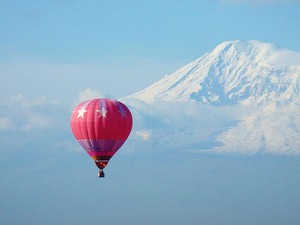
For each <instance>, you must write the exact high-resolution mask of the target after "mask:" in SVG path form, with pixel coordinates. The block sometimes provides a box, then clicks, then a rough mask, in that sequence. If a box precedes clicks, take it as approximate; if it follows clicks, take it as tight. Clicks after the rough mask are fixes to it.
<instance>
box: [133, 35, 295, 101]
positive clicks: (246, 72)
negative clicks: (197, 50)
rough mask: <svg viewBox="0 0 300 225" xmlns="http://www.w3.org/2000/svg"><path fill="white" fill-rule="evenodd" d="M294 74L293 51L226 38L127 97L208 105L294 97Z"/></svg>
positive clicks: (267, 44)
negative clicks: (174, 70) (224, 40)
mask: <svg viewBox="0 0 300 225" xmlns="http://www.w3.org/2000/svg"><path fill="white" fill-rule="evenodd" d="M299 77H300V53H298V52H292V51H289V50H286V49H280V48H278V47H276V46H274V45H273V44H270V43H263V42H259V41H256V40H251V41H244V40H235V41H226V42H223V43H221V44H220V45H218V46H217V47H216V48H215V49H213V50H212V51H210V52H208V53H206V54H205V55H204V56H202V57H200V58H198V59H196V60H195V61H193V62H191V63H189V64H187V65H185V66H183V67H182V68H180V69H179V70H177V71H176V72H174V73H173V74H171V75H167V76H165V77H163V78H162V79H161V80H160V81H158V82H156V83H154V84H153V85H151V86H149V87H148V88H146V89H144V90H142V91H141V92H138V93H136V94H133V95H131V96H129V98H137V99H140V100H143V101H145V102H155V101H171V102H173V101H196V102H199V103H200V104H212V105H228V104H237V103H242V104H247V103H249V102H253V101H254V102H257V103H260V102H265V101H268V100H275V101H277V100H280V99H288V100H291V101H293V100H296V101H299V93H298V91H297V90H299V87H300V84H299V83H300V78H299Z"/></svg>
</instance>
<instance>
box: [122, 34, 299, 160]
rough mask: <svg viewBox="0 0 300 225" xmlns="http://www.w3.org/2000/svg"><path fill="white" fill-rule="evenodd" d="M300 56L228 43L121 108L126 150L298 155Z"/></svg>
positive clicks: (265, 45) (251, 44)
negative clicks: (130, 119)
mask: <svg viewBox="0 0 300 225" xmlns="http://www.w3.org/2000/svg"><path fill="white" fill-rule="evenodd" d="M299 88H300V53H297V52H292V51H289V50H286V49H282V48H278V47H276V46H274V45H272V44H268V43H262V42H259V41H241V40H238V41H230V42H229V41H228V42H224V43H222V44H220V45H219V46H217V47H216V48H215V49H214V50H212V51H211V52H209V53H207V54H205V55H204V56H202V57H200V58H199V59H197V60H195V61H194V62H191V63H189V64H188V65H186V66H184V67H182V68H180V69H179V70H177V71H176V72H174V73H173V74H171V75H167V76H165V77H163V78H162V79H161V80H160V81H158V82H156V83H154V84H153V85H151V86H149V87H148V88H146V89H144V90H142V91H140V92H138V93H135V94H133V95H131V96H128V97H126V98H124V99H123V100H124V101H125V102H126V103H127V104H129V105H130V106H131V107H132V109H133V111H134V112H133V113H134V118H135V127H134V132H133V133H134V134H133V135H132V137H131V143H132V144H131V145H130V148H131V150H132V149H133V148H136V149H148V150H158V149H161V150H175V151H176V150H178V151H187V152H194V153H195V152H218V153H244V154H256V153H272V154H285V155H300V139H299V137H300V97H299V96H300V95H299Z"/></svg>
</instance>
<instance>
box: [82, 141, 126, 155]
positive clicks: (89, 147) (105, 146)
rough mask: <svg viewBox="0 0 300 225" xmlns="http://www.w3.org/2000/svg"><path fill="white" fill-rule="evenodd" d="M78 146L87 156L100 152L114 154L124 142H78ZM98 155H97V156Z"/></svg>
mask: <svg viewBox="0 0 300 225" xmlns="http://www.w3.org/2000/svg"><path fill="white" fill-rule="evenodd" d="M78 142H79V144H80V145H81V146H82V147H83V148H84V149H85V151H86V152H87V153H88V154H89V155H91V156H92V155H94V154H97V153H101V152H116V151H117V150H118V149H119V148H120V147H121V146H122V145H123V144H124V142H125V140H89V139H85V140H78ZM97 155H98V154H97Z"/></svg>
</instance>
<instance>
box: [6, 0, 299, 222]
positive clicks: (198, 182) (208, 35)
mask: <svg viewBox="0 0 300 225" xmlns="http://www.w3.org/2000/svg"><path fill="white" fill-rule="evenodd" d="M0 30H1V35H0V79H1V80H0V178H1V182H0V224H3V225H8V224H9V225H14V224H15V225H19V224H23V225H27V224H28V225H35V224H39V225H40V224H43V225H47V224H49V225H50V224H51V225H52V224H65V225H69V224H70V225H71V224H72V225H77V224H78V225H82V224H91V225H93V224H99V223H105V224H107V225H115V224H124V225H129V224H130V225H135V224H136V225H140V224H145V225H148V224H149V225H150V224H151V225H152V224H156V225H160V224H161V225H165V224H173V225H182V224H188V225H198V224H206V225H210V224H211V225H218V224H220V225H240V224H243V225H248V224H249V225H252V224H264V225H286V224H289V225H298V223H299V221H300V216H299V211H300V204H299V202H300V170H299V165H300V164H299V157H297V156H295V157H289V156H282V155H264V154H261V155H260V154H258V155H251V156H249V155H218V154H192V153H186V152H183V151H180V150H179V148H180V145H179V146H176V145H177V143H174V142H176V141H178V143H180V141H182V140H179V139H178V140H175V141H172V140H170V141H169V142H172V143H169V142H167V141H166V142H165V143H164V145H163V146H158V144H155V142H153V143H154V144H153V146H146V147H147V148H146V147H145V146H143V145H141V144H140V143H139V142H135V141H134V139H132V140H131V141H129V142H126V143H125V145H124V146H123V147H124V148H123V149H122V150H123V151H120V152H118V153H117V154H116V155H115V156H114V157H113V159H112V160H111V161H110V164H109V165H108V166H107V168H106V178H105V179H102V180H99V179H98V178H97V172H98V171H97V168H96V167H95V165H94V163H93V162H92V160H90V159H89V157H88V155H87V154H86V153H85V152H84V151H83V150H82V149H81V148H80V146H79V145H78V143H77V142H76V141H75V140H74V137H73V135H72V133H71V130H70V126H69V119H70V115H71V112H72V109H73V106H74V104H75V103H76V102H77V103H78V101H81V100H84V99H86V98H87V97H89V96H90V97H95V96H98V97H100V96H106V97H113V98H121V97H124V96H127V95H130V94H133V93H135V92H137V91H140V90H142V89H144V88H145V87H147V86H148V85H150V84H152V83H153V82H155V81H157V80H159V79H160V78H161V77H163V76H164V75H166V74H170V73H173V72H175V70H177V69H178V68H179V67H181V66H183V65H185V64H187V63H189V62H191V61H193V60H194V59H196V58H199V57H201V56H202V55H203V54H205V53H206V52H208V51H210V50H212V49H213V48H215V47H216V46H217V45H218V44H220V43H222V42H224V41H228V40H236V39H245V40H252V39H256V40H259V41H262V42H269V43H274V44H276V45H278V46H280V47H283V48H288V49H290V50H293V51H298V52H299V51H300V45H299V37H300V4H299V1H284V0H261V1H259V0H253V1H252V0H219V1H218V0H212V1H196V0H191V1H186V0H185V1H184V0H166V1H157V0H153V1H136V0H127V1H121V0H89V1H83V0H72V1H67V0H66V1H58V0H52V1H25V0H20V1H5V0H0ZM158 107H159V106H158ZM150 108H151V106H148V108H147V107H146V108H145V109H144V110H148V109H150ZM175 109H176V108H175ZM138 110H139V109H138V108H137V109H133V111H138ZM154 110H155V107H154ZM160 110H162V112H164V115H168V112H165V110H164V109H162V108H161V107H160ZM212 110H213V109H212ZM149 111H150V110H149ZM212 112H213V113H211V115H210V116H211V117H213V116H215V115H216V116H218V117H219V120H222V118H223V117H222V116H220V114H219V112H221V111H217V112H214V111H212ZM151 113H153V115H152V114H151ZM136 115H137V117H136V118H134V126H135V129H136V128H139V129H142V128H143V127H147V126H148V127H150V128H151V129H152V128H153V130H151V132H156V130H155V128H157V127H159V126H161V124H163V123H164V122H166V121H160V120H157V117H158V116H157V115H154V112H149V114H147V113H145V111H141V112H140V114H138V113H136ZM142 115H144V116H148V117H145V118H142ZM180 115H181V114H180ZM183 115H187V114H183ZM195 115H197V113H195ZM176 116H177V114H174V116H173V120H171V121H176V123H178V124H177V126H181V124H183V125H182V126H183V130H184V129H187V130H188V127H189V126H190V125H191V123H193V122H194V120H191V121H189V122H188V123H185V121H184V119H185V118H183V117H180V118H179V117H178V118H177V117H176ZM147 118H148V119H149V120H148V121H143V119H145V120H147ZM151 118H152V120H151ZM171 119H172V118H171ZM223 120H225V119H223ZM195 121H196V122H197V123H202V125H203V124H204V126H203V127H202V126H201V125H199V130H200V131H202V130H205V129H206V128H207V127H209V126H210V125H208V124H207V123H205V122H206V121H205V118H199V119H197V120H195ZM160 122H161V123H160ZM196 122H195V123H196ZM166 123H167V122H166ZM216 125H218V120H216ZM216 125H214V126H216ZM205 126H206V127H205ZM159 128H160V129H159V132H161V133H158V134H156V135H157V136H159V135H164V133H163V132H164V131H165V130H166V129H165V128H164V127H162V128H161V127H159ZM174 132H176V131H174ZM219 132H220V131H219ZM143 134H145V133H143V130H141V134H140V135H141V137H144V138H146V139H147V136H145V135H144V136H143ZM167 135H169V136H172V132H171V133H169V134H167ZM174 138H176V135H174V137H173V139H174ZM182 138H187V139H188V133H187V135H186V136H184V137H182ZM163 140H164V139H163ZM185 141H188V140H185ZM133 147H134V148H135V149H136V148H139V147H140V149H139V151H133V150H132V148H133ZM144 147H145V148H144Z"/></svg>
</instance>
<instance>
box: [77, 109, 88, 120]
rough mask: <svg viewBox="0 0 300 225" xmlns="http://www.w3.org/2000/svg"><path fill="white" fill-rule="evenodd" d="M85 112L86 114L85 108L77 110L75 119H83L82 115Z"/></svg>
mask: <svg viewBox="0 0 300 225" xmlns="http://www.w3.org/2000/svg"><path fill="white" fill-rule="evenodd" d="M86 112H87V110H85V108H82V109H79V110H78V116H77V119H78V118H79V117H82V118H84V113H86Z"/></svg>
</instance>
